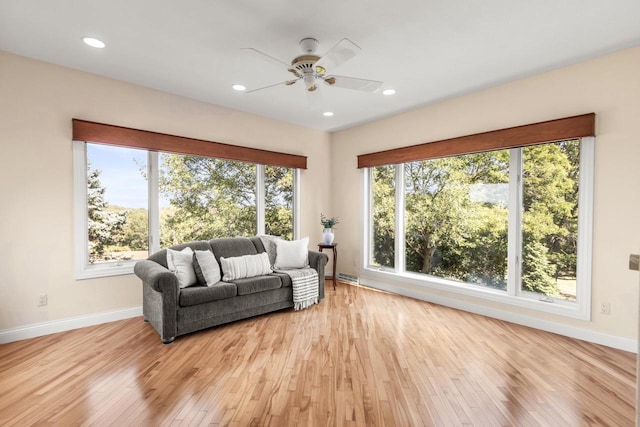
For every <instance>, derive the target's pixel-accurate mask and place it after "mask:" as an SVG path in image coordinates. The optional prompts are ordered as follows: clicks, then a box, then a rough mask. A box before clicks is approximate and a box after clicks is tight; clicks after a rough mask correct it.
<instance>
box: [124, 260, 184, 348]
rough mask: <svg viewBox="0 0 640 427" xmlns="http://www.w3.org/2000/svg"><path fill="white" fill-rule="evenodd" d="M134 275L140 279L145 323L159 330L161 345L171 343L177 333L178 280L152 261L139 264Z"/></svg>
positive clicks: (136, 265) (143, 261) (139, 262)
mask: <svg viewBox="0 0 640 427" xmlns="http://www.w3.org/2000/svg"><path fill="white" fill-rule="evenodd" d="M133 272H134V273H135V274H136V276H138V277H139V278H140V279H142V288H143V289H142V296H143V297H142V313H143V314H144V318H145V320H146V321H147V322H149V323H151V325H152V326H153V327H154V329H155V330H156V331H158V333H159V334H160V338H161V339H162V342H163V343H165V344H169V343H171V342H172V341H173V340H174V339H175V338H176V336H177V334H178V322H177V313H178V291H179V289H180V286H179V284H178V277H177V276H176V275H175V274H173V273H172V272H171V271H169V270H168V269H167V268H165V267H163V266H162V265H160V264H158V263H157V262H155V261H151V260H142V261H138V262H137V263H136V264H135V266H134V267H133Z"/></svg>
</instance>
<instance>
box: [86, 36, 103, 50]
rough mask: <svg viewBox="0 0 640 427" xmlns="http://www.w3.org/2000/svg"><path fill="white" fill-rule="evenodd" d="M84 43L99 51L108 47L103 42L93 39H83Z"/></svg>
mask: <svg viewBox="0 0 640 427" xmlns="http://www.w3.org/2000/svg"><path fill="white" fill-rule="evenodd" d="M82 41H83V42H85V44H87V45H89V46H91V47H95V48H97V49H102V48H103V47H105V46H106V45H105V44H104V42H103V41H101V40H98V39H94V38H93V37H83V38H82Z"/></svg>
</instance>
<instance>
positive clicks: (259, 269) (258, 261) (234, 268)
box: [220, 252, 272, 282]
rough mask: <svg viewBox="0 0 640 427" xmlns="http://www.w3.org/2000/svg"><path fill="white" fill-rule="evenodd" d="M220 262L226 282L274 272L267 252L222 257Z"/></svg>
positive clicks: (223, 278)
mask: <svg viewBox="0 0 640 427" xmlns="http://www.w3.org/2000/svg"><path fill="white" fill-rule="evenodd" d="M220 264H221V265H222V280H223V281H224V282H230V281H232V280H236V279H244V278H246V277H255V276H263V275H265V274H270V273H271V272H272V270H271V265H270V264H269V255H267V253H266V252H262V253H259V254H257V255H243V256H238V257H231V258H224V257H220Z"/></svg>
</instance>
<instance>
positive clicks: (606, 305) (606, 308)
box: [600, 302, 611, 314]
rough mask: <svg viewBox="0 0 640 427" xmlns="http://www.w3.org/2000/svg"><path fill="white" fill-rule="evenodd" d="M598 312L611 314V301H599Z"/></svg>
mask: <svg viewBox="0 0 640 427" xmlns="http://www.w3.org/2000/svg"><path fill="white" fill-rule="evenodd" d="M600 313H601V314H611V303H610V302H601V303H600Z"/></svg>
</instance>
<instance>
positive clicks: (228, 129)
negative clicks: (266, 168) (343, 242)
mask: <svg viewBox="0 0 640 427" xmlns="http://www.w3.org/2000/svg"><path fill="white" fill-rule="evenodd" d="M72 118H79V119H85V120H92V121H97V122H103V123H110V124H115V125H121V126H127V127H134V128H138V129H146V130H151V131H156V132H163V133H169V134H175V135H182V136H188V137H193V138H201V139H208V140H213V141H219V142H225V143H230V144H237V145H243V146H249V147H258V148H262V149H267V150H275V151H282V152H287V153H292V154H300V155H304V156H307V157H308V169H307V170H305V171H302V173H301V181H302V182H301V184H302V188H303V189H307V190H308V189H311V188H313V192H311V191H304V190H303V191H302V196H301V198H302V208H301V211H302V212H301V231H302V235H303V236H306V235H309V236H311V241H314V240H315V239H319V238H320V234H321V232H322V230H321V229H320V225H319V216H320V212H321V211H322V209H327V200H329V197H330V196H329V187H328V185H318V183H321V182H323V181H326V180H327V179H328V178H327V176H326V174H323V173H322V172H323V165H324V164H326V162H327V161H328V158H329V141H330V135H329V134H327V133H325V132H321V131H317V130H312V129H307V128H304V127H300V126H295V125H291V124H287V123H284V122H279V121H275V120H271V119H267V118H264V117H259V116H255V115H251V114H246V113H241V112H237V111H233V110H229V109H225V108H222V107H217V106H214V105H209V104H205V103H201V102H197V101H194V100H191V99H186V98H181V97H178V96H174V95H169V94H166V93H162V92H158V91H154V90H150V89H145V88H142V87H139V86H135V85H131V84H127V83H123V82H118V81H115V80H111V79H107V78H103V77H99V76H96V75H92V74H88V73H83V72H79V71H75V70H71V69H68V68H63V67H59V66H55V65H51V64H47V63H43V62H39V61H34V60H31V59H27V58H24V57H19V56H15V55H12V54H8V53H3V52H0V147H1V151H0V152H1V153H2V157H1V159H0V206H1V207H0V331H2V330H6V329H10V328H15V327H20V326H25V325H30V324H33V323H37V322H47V321H51V320H57V319H66V318H70V317H75V316H82V315H89V314H96V313H101V312H108V311H114V310H118V309H123V308H129V307H136V306H140V305H141V304H142V298H141V295H142V292H141V285H140V282H139V280H138V279H137V278H136V277H135V276H134V275H128V276H118V277H110V278H103V279H95V280H83V281H76V280H75V279H74V247H73V176H72V152H71V145H72V144H71V119H72ZM40 293H47V294H48V298H49V304H48V306H46V307H40V308H38V307H37V302H38V294H40Z"/></svg>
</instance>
